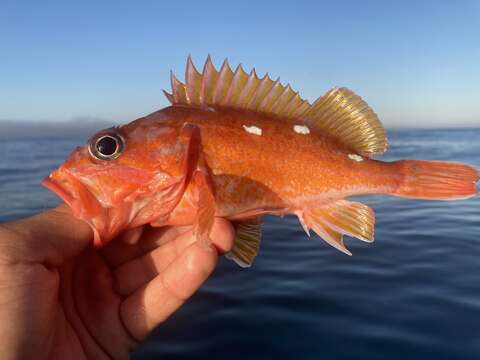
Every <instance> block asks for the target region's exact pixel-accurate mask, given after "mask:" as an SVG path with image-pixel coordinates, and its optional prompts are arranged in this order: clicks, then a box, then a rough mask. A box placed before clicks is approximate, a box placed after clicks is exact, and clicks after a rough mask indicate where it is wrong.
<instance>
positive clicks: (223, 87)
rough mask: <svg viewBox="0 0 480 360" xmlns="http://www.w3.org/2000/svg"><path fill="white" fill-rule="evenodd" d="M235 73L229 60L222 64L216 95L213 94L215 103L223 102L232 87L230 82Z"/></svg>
mask: <svg viewBox="0 0 480 360" xmlns="http://www.w3.org/2000/svg"><path fill="white" fill-rule="evenodd" d="M232 78H233V73H232V69H230V65H229V64H228V60H227V59H225V61H224V62H223V64H222V67H221V68H220V72H219V74H218V79H217V85H216V87H215V91H214V96H213V103H214V104H220V105H222V104H223V100H224V98H225V95H226V93H227V91H228V88H229V87H230V83H231V82H232Z"/></svg>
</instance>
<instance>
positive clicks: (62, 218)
mask: <svg viewBox="0 0 480 360" xmlns="http://www.w3.org/2000/svg"><path fill="white" fill-rule="evenodd" d="M1 227H2V229H3V231H4V232H8V235H7V236H8V238H9V239H11V237H13V239H11V241H8V242H2V244H1V246H2V249H1V250H2V254H6V253H8V254H10V253H11V254H12V256H14V257H16V258H17V260H18V261H34V262H45V263H48V264H51V265H52V266H58V265H60V264H61V263H62V262H63V260H64V259H65V258H68V257H71V256H74V255H77V254H79V253H80V252H81V251H82V250H83V249H84V248H85V247H87V246H88V245H89V244H90V243H91V242H92V241H93V233H92V230H91V228H90V226H89V225H88V224H87V223H85V222H84V221H81V220H78V219H76V218H75V217H74V216H73V215H72V213H71V212H70V208H69V207H68V206H66V205H61V206H59V207H57V208H55V209H51V210H48V211H46V212H43V213H40V214H38V215H35V216H33V217H30V218H27V219H22V220H18V221H15V222H10V223H6V224H2V226H1Z"/></svg>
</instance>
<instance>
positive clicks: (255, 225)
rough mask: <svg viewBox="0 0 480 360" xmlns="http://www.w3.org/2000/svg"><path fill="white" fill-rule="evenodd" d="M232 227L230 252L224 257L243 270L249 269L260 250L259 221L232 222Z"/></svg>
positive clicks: (260, 234)
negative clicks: (233, 233)
mask: <svg viewBox="0 0 480 360" xmlns="http://www.w3.org/2000/svg"><path fill="white" fill-rule="evenodd" d="M233 226H234V227H235V240H234V243H233V248H232V250H231V251H230V252H229V253H228V254H226V257H227V258H228V259H231V260H233V261H235V262H236V263H237V264H238V265H239V266H241V267H243V268H245V267H250V266H252V264H253V260H254V259H255V257H256V256H257V255H258V250H259V248H260V240H261V238H262V224H261V223H260V219H253V220H243V221H234V222H233Z"/></svg>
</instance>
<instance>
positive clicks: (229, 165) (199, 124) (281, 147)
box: [43, 57, 479, 266]
mask: <svg viewBox="0 0 480 360" xmlns="http://www.w3.org/2000/svg"><path fill="white" fill-rule="evenodd" d="M185 77H186V81H185V84H183V83H182V82H180V81H179V80H177V79H176V78H175V76H174V75H173V74H172V76H171V81H172V93H171V94H169V93H166V92H165V95H166V96H167V98H168V100H169V101H170V102H171V103H172V106H170V107H167V108H164V109H162V110H159V111H157V112H154V113H152V114H150V115H147V116H145V117H143V118H140V119H137V120H135V121H133V122H131V123H130V124H127V125H123V126H120V127H114V128H110V129H106V130H103V131H100V132H99V133H98V134H96V135H95V136H93V137H92V138H91V139H90V140H89V142H88V144H87V145H86V146H84V147H78V148H76V149H75V150H74V151H73V152H72V154H71V155H70V156H69V157H68V159H67V160H66V161H65V163H64V164H63V165H61V166H60V167H59V168H58V169H57V170H55V171H54V172H53V173H52V174H51V175H50V176H48V177H47V178H45V180H44V181H43V185H45V186H46V187H47V188H49V189H50V190H52V191H54V192H55V193H57V194H58V195H59V196H60V197H61V198H62V199H63V200H64V201H65V202H66V203H67V204H69V205H70V207H71V208H72V212H73V214H74V215H75V216H76V217H78V218H79V219H82V220H84V221H86V222H87V223H88V224H89V225H90V226H91V227H92V229H93V230H94V234H95V240H94V241H95V245H97V246H102V245H104V244H105V243H106V242H108V241H109V240H110V239H112V238H113V237H114V236H116V235H117V234H118V233H119V232H121V231H123V230H125V229H131V228H135V227H138V226H142V225H144V224H151V225H152V226H165V225H185V224H192V225H193V229H194V233H195V234H196V236H197V239H198V240H199V241H204V242H206V243H208V242H209V233H210V229H211V226H212V223H213V220H214V217H223V218H226V219H229V220H231V221H232V222H233V223H234V225H235V227H236V239H235V245H234V248H233V250H232V252H231V253H230V258H232V259H234V260H235V261H236V262H237V263H238V264H240V265H242V266H249V265H251V264H252V262H253V260H254V258H255V256H256V255H257V252H258V249H259V243H260V236H261V229H260V220H259V219H260V217H261V216H262V215H265V214H274V215H284V214H295V215H296V216H297V217H298V219H299V220H300V223H301V224H302V226H303V228H304V230H305V231H306V232H307V234H309V232H310V230H313V231H314V232H315V233H317V234H318V235H319V236H320V237H321V238H322V239H324V240H325V241H326V242H327V243H329V244H330V245H332V246H334V247H335V248H337V249H339V250H341V251H343V252H344V253H347V254H350V252H349V251H348V250H347V249H346V247H345V246H344V243H343V235H348V236H352V237H356V238H358V239H360V240H363V241H367V242H372V241H373V232H374V223H375V216H374V212H373V210H372V209H371V208H370V207H368V206H367V205H364V204H362V203H359V202H354V201H349V200H346V198H347V197H349V196H353V195H365V194H383V195H393V196H399V197H405V198H415V199H435V200H456V199H466V198H469V197H471V196H474V195H475V194H476V193H477V191H476V185H475V184H476V182H477V181H478V180H479V173H478V172H477V170H475V169H474V168H473V167H471V166H468V165H463V164H458V163H450V162H434V161H417V160H401V161H394V162H382V161H378V160H374V159H372V156H374V155H377V154H382V153H383V152H385V150H386V149H387V138H386V135H385V130H384V128H383V127H382V125H381V123H380V121H379V119H378V118H377V115H376V114H375V113H374V112H373V111H372V109H371V108H370V107H369V106H368V105H367V104H366V103H365V102H364V101H363V100H362V99H361V98H360V97H359V96H357V95H355V94H354V93H353V92H352V91H350V90H348V89H346V88H334V89H332V90H330V91H328V92H327V93H326V94H325V95H323V96H321V97H319V98H318V99H317V100H316V101H315V102H313V104H310V103H309V102H308V101H306V100H303V99H302V98H301V97H300V96H299V95H298V93H296V92H294V91H293V90H292V89H291V87H290V86H289V85H287V86H284V85H282V84H281V83H280V82H279V81H278V80H276V81H273V80H272V79H270V78H269V77H268V76H264V77H263V78H258V77H257V75H256V73H255V70H252V71H251V72H250V73H249V74H247V73H246V72H245V71H244V70H243V69H242V67H241V66H238V67H237V68H236V70H235V71H234V72H233V71H232V70H231V69H230V66H229V64H228V62H227V61H225V62H224V63H223V65H222V67H221V68H220V70H219V71H217V70H216V69H215V67H214V66H213V64H212V62H211V60H210V57H208V58H207V61H206V63H205V65H204V68H203V72H202V73H199V72H198V71H197V70H196V69H195V67H194V65H193V64H192V61H191V59H190V58H189V59H188V61H187V68H186V76H185Z"/></svg>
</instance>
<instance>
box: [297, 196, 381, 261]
mask: <svg viewBox="0 0 480 360" xmlns="http://www.w3.org/2000/svg"><path fill="white" fill-rule="evenodd" d="M297 216H298V219H299V220H300V223H301V224H302V226H303V228H304V230H305V232H306V233H307V234H308V235H310V233H309V230H310V229H312V230H313V231H314V232H315V233H316V234H317V235H318V236H320V237H321V238H322V239H323V240H325V241H326V242H327V243H328V244H330V245H332V246H333V247H335V248H336V249H338V250H340V251H342V252H344V253H345V254H347V255H352V253H351V252H350V251H349V250H348V249H347V248H346V247H345V245H344V243H343V235H348V236H351V237H355V238H357V239H360V240H363V241H366V242H373V235H374V226H375V214H374V212H373V210H372V209H371V208H370V207H368V206H367V205H364V204H362V203H359V202H353V201H348V200H338V201H335V202H331V203H328V204H325V205H323V206H320V207H317V208H313V209H307V210H301V211H297Z"/></svg>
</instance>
